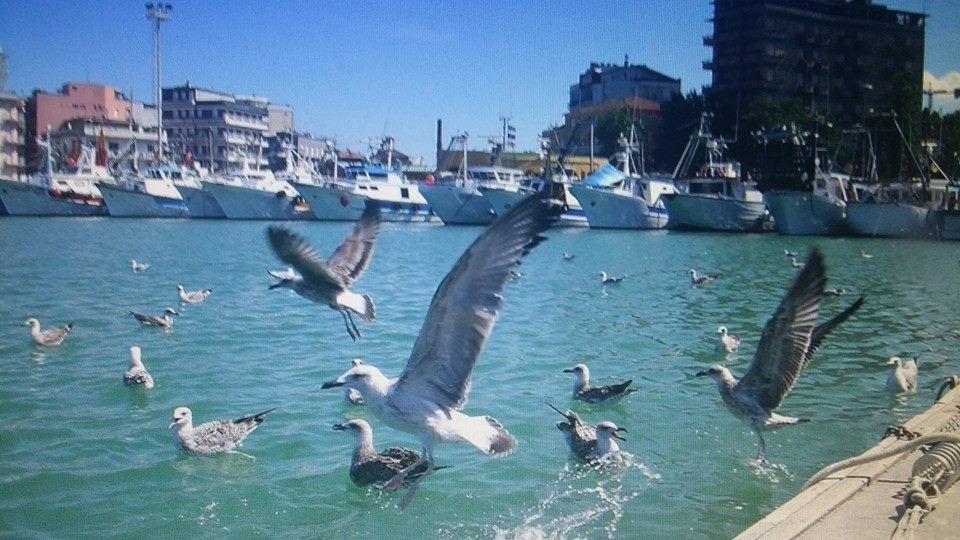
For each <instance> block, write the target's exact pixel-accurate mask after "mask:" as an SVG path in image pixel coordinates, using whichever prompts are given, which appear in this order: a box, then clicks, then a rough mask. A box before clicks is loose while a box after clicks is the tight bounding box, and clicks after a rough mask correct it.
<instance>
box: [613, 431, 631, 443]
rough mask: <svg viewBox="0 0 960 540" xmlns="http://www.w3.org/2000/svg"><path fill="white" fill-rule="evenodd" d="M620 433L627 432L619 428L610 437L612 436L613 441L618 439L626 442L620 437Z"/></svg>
mask: <svg viewBox="0 0 960 540" xmlns="http://www.w3.org/2000/svg"><path fill="white" fill-rule="evenodd" d="M621 431H622V432H624V433H626V432H627V430H625V429H623V428H620V429H618V430H616V431H614V432H613V433H612V434H611V435H613V438H614V439H620V440H621V441H624V442H626V440H627V439H625V438H623V437H622V436H621V435H620V432H621Z"/></svg>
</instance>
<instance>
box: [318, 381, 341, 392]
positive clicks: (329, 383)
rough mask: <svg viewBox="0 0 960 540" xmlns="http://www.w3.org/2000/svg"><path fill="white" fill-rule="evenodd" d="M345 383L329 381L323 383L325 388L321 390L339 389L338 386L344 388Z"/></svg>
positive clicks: (322, 387)
mask: <svg viewBox="0 0 960 540" xmlns="http://www.w3.org/2000/svg"><path fill="white" fill-rule="evenodd" d="M343 385H344V383H342V382H340V381H327V382H325V383H323V386H321V387H320V389H321V390H329V389H331V388H337V387H338V386H343Z"/></svg>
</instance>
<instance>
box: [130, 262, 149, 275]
mask: <svg viewBox="0 0 960 540" xmlns="http://www.w3.org/2000/svg"><path fill="white" fill-rule="evenodd" d="M130 268H131V269H133V273H134V274H136V273H137V272H145V271H146V270H147V268H150V263H139V262H137V261H136V260H135V259H130Z"/></svg>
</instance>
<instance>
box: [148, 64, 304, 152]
mask: <svg viewBox="0 0 960 540" xmlns="http://www.w3.org/2000/svg"><path fill="white" fill-rule="evenodd" d="M162 100H163V105H162V106H163V129H164V131H166V134H167V140H168V141H169V144H170V147H171V149H172V151H173V152H174V153H178V152H179V153H186V152H190V153H191V154H192V156H193V159H195V160H197V161H200V162H201V163H203V164H204V165H207V166H210V165H212V168H213V170H217V171H222V170H226V169H228V168H232V167H238V166H241V165H242V164H243V162H244V160H246V161H247V163H249V164H250V166H251V167H256V166H260V167H267V165H268V161H267V156H268V152H267V150H268V146H269V145H268V141H267V136H268V132H269V122H268V119H269V105H270V104H269V101H268V100H267V99H266V98H263V97H258V96H244V95H236V94H231V93H228V92H222V91H219V90H212V89H209V88H200V87H196V86H193V85H191V84H190V82H189V81H188V82H187V83H186V84H184V85H183V86H175V87H169V88H164V89H163V92H162ZM290 118H291V121H292V112H291V115H290Z"/></svg>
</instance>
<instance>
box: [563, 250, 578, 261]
mask: <svg viewBox="0 0 960 540" xmlns="http://www.w3.org/2000/svg"><path fill="white" fill-rule="evenodd" d="M576 257H577V256H576V255H574V254H572V253H567V252H566V251H564V252H563V260H565V261H567V262H570V261H572V260H573V259H575V258H576Z"/></svg>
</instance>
